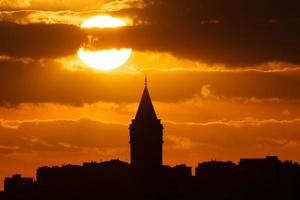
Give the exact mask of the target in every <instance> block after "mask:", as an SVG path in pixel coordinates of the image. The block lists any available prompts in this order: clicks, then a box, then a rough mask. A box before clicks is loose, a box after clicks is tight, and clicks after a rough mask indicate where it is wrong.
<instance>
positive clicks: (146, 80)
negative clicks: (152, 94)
mask: <svg viewBox="0 0 300 200" xmlns="http://www.w3.org/2000/svg"><path fill="white" fill-rule="evenodd" d="M147 84H148V79H147V73H145V87H147Z"/></svg>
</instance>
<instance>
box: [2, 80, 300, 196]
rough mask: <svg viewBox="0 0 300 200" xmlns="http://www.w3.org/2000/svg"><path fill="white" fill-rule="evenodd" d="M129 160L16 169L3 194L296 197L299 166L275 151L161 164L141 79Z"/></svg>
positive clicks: (159, 132) (159, 129)
mask: <svg viewBox="0 0 300 200" xmlns="http://www.w3.org/2000/svg"><path fill="white" fill-rule="evenodd" d="M129 129H130V135H129V136H130V160H131V163H126V162H123V161H120V160H111V161H105V162H100V163H97V162H88V163H84V164H83V165H71V164H70V165H64V166H61V167H59V166H54V167H47V166H45V167H40V168H39V169H37V173H36V179H35V180H34V179H33V178H27V177H26V178H25V177H22V176H21V175H13V176H12V177H7V178H6V179H5V181H4V185H5V186H4V189H5V191H4V192H1V193H0V199H4V200H19V199H24V200H25V199H26V200H28V199H32V200H35V199H36V200H38V199H43V200H48V199H49V200H54V199H56V200H60V199H62V200H63V199H64V200H65V199H110V200H120V199H132V200H135V199H136V200H144V199H145V200H148V199H149V200H150V199H151V200H156V199H158V200H159V199H188V200H189V199H204V200H206V199H209V200H248V199H249V200H250V199H251V200H252V199H255V200H268V199H270V200H277V199H278V200H279V199H280V200H281V199H284V200H298V199H300V191H299V186H300V166H299V165H298V164H297V163H294V162H292V161H284V162H282V161H280V160H279V159H278V157H276V156H267V157H266V158H253V159H245V158H243V159H240V162H239V163H238V164H235V163H233V162H231V161H226V162H224V161H209V162H203V163H199V164H198V166H197V167H196V169H195V175H192V168H191V167H189V166H186V165H185V164H178V165H176V166H175V167H171V166H167V165H163V154H162V148H163V125H162V124H161V121H160V120H159V119H158V118H157V116H156V113H155V110H154V106H153V104H152V101H151V98H150V94H149V91H148V87H147V79H146V80H145V88H144V91H143V95H142V98H141V101H140V105H139V107H138V110H137V114H136V116H135V119H133V120H132V123H131V124H130V127H129Z"/></svg>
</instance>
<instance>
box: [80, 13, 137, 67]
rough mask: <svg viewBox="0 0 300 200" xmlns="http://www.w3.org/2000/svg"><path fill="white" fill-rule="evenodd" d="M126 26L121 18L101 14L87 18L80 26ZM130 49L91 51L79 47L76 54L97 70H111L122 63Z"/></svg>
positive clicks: (128, 54) (129, 54)
mask: <svg viewBox="0 0 300 200" xmlns="http://www.w3.org/2000/svg"><path fill="white" fill-rule="evenodd" d="M121 26H126V22H125V21H124V20H122V19H119V18H115V17H111V16H106V15H101V16H96V17H92V18H90V19H87V20H86V21H84V22H83V23H82V24H81V27H82V28H115V27H121ZM131 53H132V49H125V48H123V49H108V50H101V51H91V50H87V49H85V48H83V47H81V48H80V49H79V50H78V52H77V55H78V57H79V58H80V59H81V60H82V62H83V63H85V64H86V65H88V66H90V67H92V68H94V69H97V70H105V71H107V70H112V69H115V68H118V67H120V66H121V65H123V64H124V63H125V62H126V61H127V60H128V59H129V57H130V56H131Z"/></svg>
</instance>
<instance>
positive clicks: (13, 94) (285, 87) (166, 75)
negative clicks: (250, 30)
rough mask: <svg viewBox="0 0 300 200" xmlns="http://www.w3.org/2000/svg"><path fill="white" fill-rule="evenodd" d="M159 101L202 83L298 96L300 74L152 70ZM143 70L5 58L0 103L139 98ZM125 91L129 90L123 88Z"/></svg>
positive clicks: (231, 91)
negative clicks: (120, 70) (99, 68)
mask: <svg viewBox="0 0 300 200" xmlns="http://www.w3.org/2000/svg"><path fill="white" fill-rule="evenodd" d="M148 75H149V78H150V80H149V81H150V83H149V87H150V90H151V95H152V97H153V99H154V100H155V101H163V102H176V101H183V100H186V99H189V98H192V97H193V96H194V95H196V94H198V95H201V91H202V90H203V87H204V86H207V85H209V88H208V89H209V92H210V93H211V94H212V95H214V96H217V97H220V98H235V97H240V98H252V97H255V98H258V99H260V98H263V99H264V98H279V99H299V98H300V92H299V89H298V87H297V86H298V85H300V72H299V70H298V71H287V72H268V73H266V72H253V71H244V72H238V71H233V72H218V71H216V72H196V71H192V72H187V71H186V72H184V71H171V72H161V71H156V72H155V71H152V72H151V71H150V72H148ZM143 79H144V75H143V74H116V73H113V74H110V73H98V72H95V71H92V70H79V71H72V70H68V69H66V68H64V67H63V66H61V64H59V63H56V62H52V61H47V60H44V61H29V62H23V61H20V60H16V61H12V60H6V61H5V60H1V61H0V91H1V92H0V103H1V105H2V106H15V105H18V104H20V103H59V104H71V105H82V104H84V103H95V102H99V101H102V102H118V103H120V102H138V101H139V98H140V95H141V92H142V89H143ZM124 91H126V92H124Z"/></svg>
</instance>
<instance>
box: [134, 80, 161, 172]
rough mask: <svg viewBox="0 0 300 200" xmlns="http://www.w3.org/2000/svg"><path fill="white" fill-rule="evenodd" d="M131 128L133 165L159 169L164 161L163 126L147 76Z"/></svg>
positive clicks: (140, 167) (145, 168)
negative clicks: (153, 102) (149, 89)
mask: <svg viewBox="0 0 300 200" xmlns="http://www.w3.org/2000/svg"><path fill="white" fill-rule="evenodd" d="M129 129H130V158H131V165H132V166H133V167H134V168H137V169H142V170H147V169H149V170H155V169H159V168H160V167H161V166H162V162H163V161H162V158H163V157H162V145H163V126H162V124H161V122H160V120H159V119H158V118H157V116H156V113H155V110H154V107H153V104H152V101H151V98H150V94H149V91H148V88H147V76H145V88H144V91H143V95H142V98H141V101H140V105H139V107H138V110H137V113H136V116H135V119H133V120H132V123H131V124H130V127H129Z"/></svg>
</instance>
